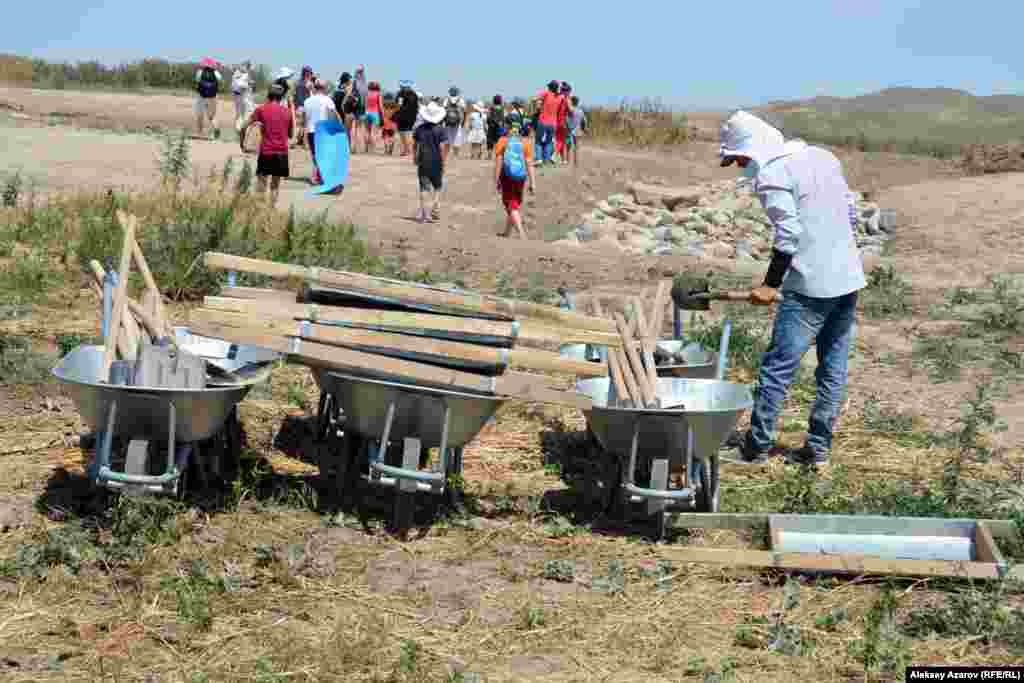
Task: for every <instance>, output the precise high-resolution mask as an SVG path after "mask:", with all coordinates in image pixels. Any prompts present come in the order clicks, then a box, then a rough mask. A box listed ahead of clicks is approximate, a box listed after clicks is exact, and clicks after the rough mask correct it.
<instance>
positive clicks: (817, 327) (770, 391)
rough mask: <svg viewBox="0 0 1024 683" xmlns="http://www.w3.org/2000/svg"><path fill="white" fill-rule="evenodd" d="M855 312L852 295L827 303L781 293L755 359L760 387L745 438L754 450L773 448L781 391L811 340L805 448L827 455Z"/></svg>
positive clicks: (842, 394)
mask: <svg viewBox="0 0 1024 683" xmlns="http://www.w3.org/2000/svg"><path fill="white" fill-rule="evenodd" d="M856 310H857V292H853V293H851V294H847V295H845V296H839V297H834V298H830V299H816V298H813V297H809V296H804V295H803V294H797V293H795V292H785V298H784V300H783V301H782V303H781V304H779V309H778V311H777V312H776V314H775V326H774V329H773V330H772V341H771V346H769V347H768V351H767V352H766V353H765V354H764V358H763V359H762V360H761V376H760V389H759V391H758V396H757V399H756V400H755V401H754V410H753V412H752V414H751V416H750V440H751V445H752V446H753V447H754V448H755V449H757V450H758V451H768V450H769V449H770V448H771V447H772V446H773V445H774V442H775V422H776V420H777V418H778V416H779V413H780V412H781V411H782V403H783V401H784V400H785V398H786V392H787V390H788V389H789V386H790V384H792V382H793V379H794V378H795V377H796V373H797V371H798V370H799V369H800V360H801V359H802V358H803V355H804V354H805V353H806V352H807V349H809V348H810V346H811V342H815V343H816V345H817V351H818V369H817V371H815V373H814V375H815V379H816V380H817V391H816V393H815V397H814V406H813V407H812V408H811V414H810V418H809V420H808V429H807V442H806V445H807V446H808V447H809V448H810V449H811V450H813V451H814V452H815V453H818V454H824V455H827V454H828V452H829V451H830V450H831V448H832V428H833V426H834V425H835V421H836V418H837V417H838V416H839V409H840V407H841V405H842V403H843V400H844V399H845V398H846V380H847V361H848V360H849V357H850V347H851V345H852V343H853V324H854V318H855V313H856Z"/></svg>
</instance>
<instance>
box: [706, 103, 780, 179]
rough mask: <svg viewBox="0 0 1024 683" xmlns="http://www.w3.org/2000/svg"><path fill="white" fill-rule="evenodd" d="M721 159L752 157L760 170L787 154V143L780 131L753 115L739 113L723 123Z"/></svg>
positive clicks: (743, 112)
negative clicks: (785, 148)
mask: <svg viewBox="0 0 1024 683" xmlns="http://www.w3.org/2000/svg"><path fill="white" fill-rule="evenodd" d="M719 139H720V141H721V147H720V148H719V155H720V156H721V157H722V159H723V160H725V159H727V158H728V157H734V156H743V157H750V158H751V159H753V160H754V161H755V162H756V163H757V164H758V165H759V166H762V167H763V166H764V165H765V164H767V163H768V162H769V161H771V160H772V159H776V158H778V157H780V156H782V155H783V154H785V151H784V147H785V139H784V138H783V137H782V133H780V132H779V131H778V129H777V128H775V127H773V126H770V125H768V124H767V123H765V122H764V121H762V120H761V119H759V118H757V117H756V116H754V115H753V114H750V113H748V112H745V111H737V112H735V113H734V114H732V115H731V116H730V117H729V118H727V119H726V120H725V121H724V122H723V123H722V130H721V135H720V138H719Z"/></svg>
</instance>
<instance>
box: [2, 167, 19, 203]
mask: <svg viewBox="0 0 1024 683" xmlns="http://www.w3.org/2000/svg"><path fill="white" fill-rule="evenodd" d="M22 184H23V181H22V177H21V171H15V172H14V173H12V174H11V175H9V176H7V180H5V181H4V186H3V191H0V202H2V205H3V206H5V207H8V208H12V207H15V206H17V205H18V197H20V196H21V188H22Z"/></svg>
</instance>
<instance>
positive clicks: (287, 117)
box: [252, 102, 293, 154]
mask: <svg viewBox="0 0 1024 683" xmlns="http://www.w3.org/2000/svg"><path fill="white" fill-rule="evenodd" d="M252 120H253V121H257V122H259V123H261V124H263V140H262V141H261V142H260V154H287V153H288V141H289V140H291V137H292V132H293V131H292V113H291V112H290V111H288V108H287V107H285V106H284V105H283V104H281V103H280V102H265V103H263V104H261V105H260V106H259V107H257V108H256V111H255V112H253V115H252Z"/></svg>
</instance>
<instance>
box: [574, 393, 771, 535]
mask: <svg viewBox="0 0 1024 683" xmlns="http://www.w3.org/2000/svg"><path fill="white" fill-rule="evenodd" d="M576 388H577V390H578V391H579V392H580V393H583V394H586V395H588V396H590V398H591V400H592V401H593V406H592V408H591V409H590V410H586V411H584V415H585V416H586V419H587V426H588V428H589V430H590V433H591V434H592V435H593V438H592V439H590V445H589V448H588V454H589V458H590V459H592V460H593V461H594V464H595V465H596V467H595V468H594V469H593V470H592V471H593V472H594V474H593V475H592V476H591V477H590V480H589V481H588V485H589V488H590V493H591V497H592V498H597V501H598V504H599V505H600V506H601V507H603V508H604V509H605V510H606V511H607V512H610V513H612V514H614V515H616V516H620V517H622V516H624V517H632V516H634V514H635V510H634V508H635V507H638V506H639V507H641V508H642V512H643V516H646V517H654V518H655V522H656V524H657V531H658V534H657V535H658V537H659V538H664V537H665V535H666V533H667V530H668V527H669V523H670V515H671V514H672V513H675V512H686V511H693V510H696V511H699V512H717V511H718V503H719V494H718V470H719V462H718V450H719V447H720V446H721V444H722V442H723V441H724V440H725V438H726V437H727V436H728V435H729V433H731V431H732V430H733V429H734V428H735V427H736V423H737V422H738V421H739V418H740V415H741V414H742V413H743V411H745V410H748V409H750V408H751V407H753V404H754V399H753V395H752V393H751V390H750V387H748V386H747V385H745V384H736V383H732V382H724V381H720V380H707V379H680V378H675V377H660V378H658V397H659V398H660V399H661V400H662V402H663V403H664V404H666V405H670V406H673V407H672V408H669V409H647V408H620V407H615V406H616V405H617V403H618V401H617V397H615V396H614V388H613V385H612V384H611V382H610V381H609V379H608V378H606V377H605V378H600V379H588V380H581V381H579V382H577V384H576ZM671 470H676V471H681V472H683V476H684V482H683V486H681V487H678V488H672V486H671V485H670V481H669V475H670V471H671ZM638 481H644V482H646V484H638V483H637V482H638Z"/></svg>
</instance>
